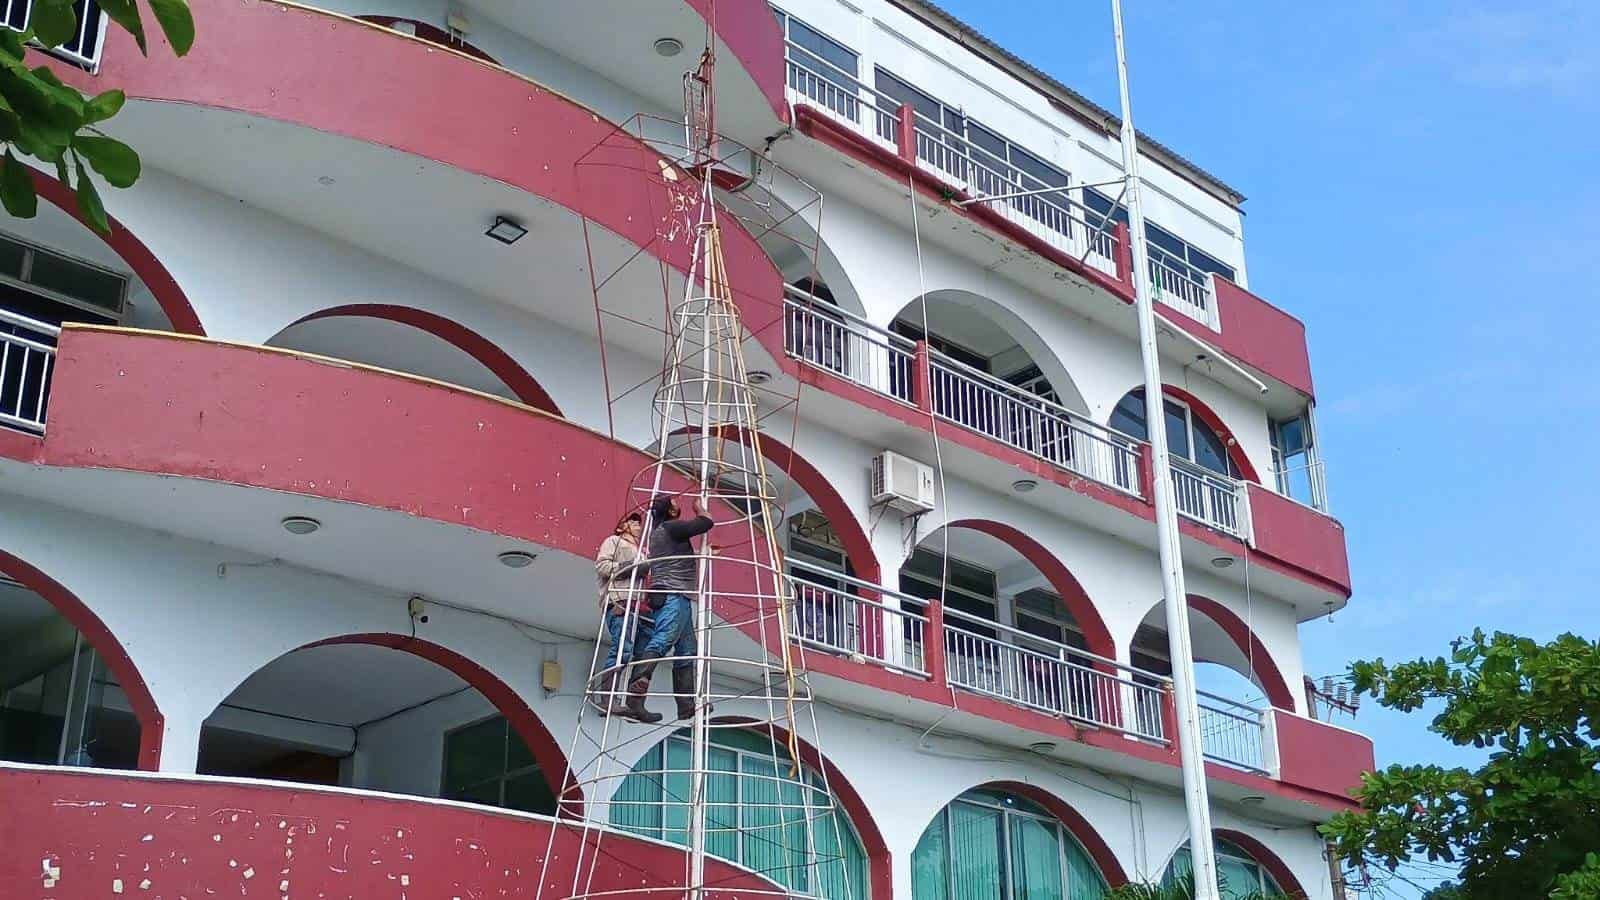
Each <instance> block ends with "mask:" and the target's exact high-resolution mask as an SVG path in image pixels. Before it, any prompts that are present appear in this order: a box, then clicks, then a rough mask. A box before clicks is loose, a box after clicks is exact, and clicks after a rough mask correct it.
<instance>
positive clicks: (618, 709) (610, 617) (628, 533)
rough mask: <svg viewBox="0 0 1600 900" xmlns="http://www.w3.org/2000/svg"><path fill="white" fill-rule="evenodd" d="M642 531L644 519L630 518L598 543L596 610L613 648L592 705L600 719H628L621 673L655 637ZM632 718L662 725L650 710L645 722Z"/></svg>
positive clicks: (631, 514) (641, 517)
mask: <svg viewBox="0 0 1600 900" xmlns="http://www.w3.org/2000/svg"><path fill="white" fill-rule="evenodd" d="M643 532H644V517H643V516H641V515H640V514H639V513H638V512H637V511H635V512H631V513H628V514H627V515H626V516H624V517H623V518H622V521H620V522H618V523H617V527H616V529H615V530H614V531H612V533H611V534H610V535H608V536H607V537H606V539H605V540H604V541H601V542H600V552H599V553H598V554H596V556H595V560H594V572H595V577H596V578H597V579H598V581H599V588H600V611H601V615H603V616H605V623H606V633H607V634H609V635H610V636H611V649H610V650H608V651H607V652H606V660H605V664H604V665H603V666H601V667H600V672H601V675H600V685H599V691H598V692H597V693H596V694H595V696H594V698H593V701H592V702H593V703H594V706H595V708H596V709H598V710H599V711H600V713H601V714H602V715H627V711H626V710H625V707H624V704H623V702H622V692H621V691H619V690H618V685H619V684H625V683H626V682H625V679H624V678H623V675H622V673H625V672H627V671H628V665H629V663H631V662H632V661H633V659H634V657H635V656H637V655H638V654H639V651H641V650H643V649H644V646H645V644H646V643H647V642H648V641H649V640H650V636H651V634H652V633H653V632H654V622H653V621H652V619H651V617H650V611H649V608H648V606H647V604H646V602H645V593H644V591H643V589H642V588H643V582H644V571H645V570H644V567H643V565H642V563H641V562H640V559H639V538H640V536H641V535H642V534H643ZM630 600H632V602H633V605H634V609H633V611H632V613H631V614H630V613H629V610H628V604H629V601H630ZM619 662H620V665H618V663H619ZM613 667H615V668H613ZM631 717H633V718H640V720H641V721H646V722H659V721H660V720H661V716H660V715H659V714H657V713H651V712H649V711H648V710H647V711H646V712H645V715H644V716H643V717H639V716H631ZM652 717H653V718H652Z"/></svg>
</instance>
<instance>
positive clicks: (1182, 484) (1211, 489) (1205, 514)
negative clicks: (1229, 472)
mask: <svg viewBox="0 0 1600 900" xmlns="http://www.w3.org/2000/svg"><path fill="white" fill-rule="evenodd" d="M1170 459H1171V460H1172V489H1173V490H1172V492H1173V502H1174V505H1175V506H1177V508H1178V514H1179V515H1181V516H1184V517H1186V518H1190V519H1193V520H1195V521H1196V522H1199V523H1201V524H1203V525H1209V526H1211V527H1212V528H1215V529H1217V530H1218V531H1222V532H1226V533H1227V534H1230V535H1233V536H1234V537H1237V538H1240V539H1244V538H1246V537H1247V536H1248V535H1249V533H1250V525H1249V509H1250V501H1249V498H1248V497H1247V496H1246V495H1245V482H1243V481H1239V480H1238V479H1235V478H1229V477H1228V476H1226V475H1221V474H1219V473H1217V472H1213V471H1211V470H1210V469H1207V468H1205V467H1204V466H1198V465H1195V464H1194V463H1192V462H1190V461H1188V460H1186V459H1183V458H1181V457H1178V456H1173V457H1170Z"/></svg>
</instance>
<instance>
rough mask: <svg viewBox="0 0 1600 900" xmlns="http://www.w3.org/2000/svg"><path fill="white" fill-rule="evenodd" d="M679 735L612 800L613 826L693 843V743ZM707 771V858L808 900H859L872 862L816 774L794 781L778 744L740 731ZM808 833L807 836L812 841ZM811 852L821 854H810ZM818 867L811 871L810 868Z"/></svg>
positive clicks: (723, 734) (723, 743)
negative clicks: (829, 806)
mask: <svg viewBox="0 0 1600 900" xmlns="http://www.w3.org/2000/svg"><path fill="white" fill-rule="evenodd" d="M686 735H687V731H683V732H679V733H678V734H677V735H674V736H673V737H670V738H668V739H667V740H665V741H663V742H662V743H660V744H657V745H656V746H654V747H652V748H651V749H650V750H649V751H648V752H646V753H645V755H644V756H643V757H641V758H640V759H639V761H638V762H637V763H635V764H634V766H633V771H632V772H631V773H630V774H629V775H628V777H626V778H624V779H623V780H622V784H621V785H619V786H618V787H617V792H616V794H615V795H614V796H613V797H612V800H611V824H613V825H616V826H617V827H619V828H622V829H625V830H627V831H632V832H635V833H638V834H643V835H646V836H649V837H656V838H661V839H663V840H668V841H672V842H674V843H678V844H684V843H687V842H688V816H689V791H690V778H689V769H690V765H689V754H690V750H689V741H688V739H687V737H686ZM712 740H713V742H714V743H713V744H712V746H711V747H710V748H708V752H707V755H706V765H707V768H708V769H709V770H710V774H709V775H708V776H707V779H706V842H707V846H706V849H707V852H709V853H710V854H711V855H713V856H716V857H719V858H721V859H725V860H728V861H729V862H734V863H738V864H740V865H743V866H746V867H748V868H750V869H754V870H755V871H758V872H761V873H762V874H764V875H766V876H767V877H769V878H771V879H773V880H774V881H776V882H778V883H779V884H782V885H783V886H784V887H785V888H788V889H789V890H790V891H792V892H794V893H796V894H801V895H804V896H810V897H825V898H839V900H862V898H864V897H866V896H867V894H866V890H867V859H866V851H865V850H863V849H862V847H861V841H860V839H859V838H857V837H856V833H855V829H854V828H852V827H851V825H850V822H849V820H848V819H847V818H845V816H844V813H843V812H842V811H840V810H839V809H838V808H837V805H835V808H834V811H833V812H832V813H831V814H828V813H826V812H823V811H822V810H821V809H820V808H819V807H821V805H822V804H824V803H826V800H825V798H826V796H827V795H826V790H827V789H826V786H825V785H824V783H823V781H822V778H821V777H820V776H818V775H817V774H816V773H815V772H812V771H809V770H802V771H801V772H800V774H798V775H797V774H795V773H794V771H793V766H792V765H791V764H790V762H789V760H788V758H787V755H786V754H783V753H782V751H781V750H780V751H779V754H778V755H774V753H773V748H772V744H771V742H770V741H769V740H768V739H766V738H764V737H761V736H759V735H756V734H753V733H750V732H742V731H719V732H717V733H716V734H715V735H713V738H712ZM808 832H809V833H808ZM813 850H814V854H813V852H812V851H813ZM812 860H814V864H813V863H811V862H808V861H812Z"/></svg>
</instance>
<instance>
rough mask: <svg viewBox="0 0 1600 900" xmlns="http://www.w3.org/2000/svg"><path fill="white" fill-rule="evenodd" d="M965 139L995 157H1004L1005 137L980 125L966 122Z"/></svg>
mask: <svg viewBox="0 0 1600 900" xmlns="http://www.w3.org/2000/svg"><path fill="white" fill-rule="evenodd" d="M967 140H969V141H972V143H974V144H977V145H978V146H979V147H981V148H983V149H984V150H985V151H987V152H989V153H991V154H993V155H994V157H995V159H1001V160H1003V159H1005V158H1006V139H1005V138H1003V137H1001V136H1000V135H998V134H995V133H994V132H992V131H990V130H989V129H987V128H984V127H983V126H982V125H978V124H976V123H973V122H969V123H967Z"/></svg>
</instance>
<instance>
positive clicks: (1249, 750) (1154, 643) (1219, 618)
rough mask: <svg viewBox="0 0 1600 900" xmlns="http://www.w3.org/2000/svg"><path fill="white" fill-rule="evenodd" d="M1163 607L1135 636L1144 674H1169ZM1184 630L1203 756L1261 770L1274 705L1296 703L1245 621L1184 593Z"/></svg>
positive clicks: (1281, 706) (1134, 652)
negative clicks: (1186, 624) (1190, 652)
mask: <svg viewBox="0 0 1600 900" xmlns="http://www.w3.org/2000/svg"><path fill="white" fill-rule="evenodd" d="M1164 609H1165V608H1164V607H1163V606H1162V605H1161V604H1157V605H1156V606H1155V607H1154V608H1152V609H1151V610H1150V612H1149V613H1147V614H1146V615H1145V617H1144V621H1143V622H1142V623H1141V624H1140V625H1139V629H1138V631H1136V632H1135V633H1134V636H1133V648H1132V662H1133V665H1134V666H1135V667H1136V668H1137V669H1139V670H1141V671H1143V672H1149V673H1154V674H1156V675H1160V676H1168V677H1170V676H1171V674H1172V657H1171V655H1170V653H1169V651H1168V641H1167V627H1166V618H1165V613H1164ZM1189 635H1190V643H1191V645H1192V647H1193V649H1194V660H1195V683H1196V689H1197V690H1198V691H1199V701H1200V724H1201V732H1202V744H1203V746H1204V749H1205V753H1206V757H1207V758H1208V759H1211V760H1213V761H1215V762H1221V763H1226V764H1228V765H1231V766H1235V767H1237V768H1242V769H1246V770H1250V771H1258V772H1260V771H1266V770H1267V768H1268V759H1267V756H1266V750H1265V728H1266V717H1267V716H1268V715H1269V714H1270V709H1271V708H1272V707H1277V708H1279V709H1286V710H1290V711H1292V710H1293V709H1294V708H1295V704H1294V695H1293V694H1292V693H1290V691H1289V686H1288V683H1287V682H1286V681H1285V680H1284V678H1283V675H1282V673H1281V672H1280V670H1279V669H1278V665H1277V663H1276V662H1274V661H1273V659H1272V656H1271V655H1270V654H1269V653H1268V652H1267V648H1266V646H1265V645H1264V644H1263V643H1262V642H1261V639H1260V638H1259V637H1257V636H1256V635H1255V633H1254V632H1252V631H1251V630H1250V628H1249V625H1248V624H1247V623H1246V622H1245V621H1244V620H1243V619H1241V618H1239V617H1238V616H1237V615H1235V614H1234V613H1233V612H1232V611H1231V610H1229V609H1228V608H1227V607H1224V606H1223V605H1222V604H1220V603H1217V602H1216V601H1214V600H1211V599H1209V598H1206V597H1200V596H1196V595H1193V594H1191V595H1190V596H1189ZM1148 714H1152V715H1154V714H1156V713H1154V712H1153V711H1151V712H1149V713H1148Z"/></svg>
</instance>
